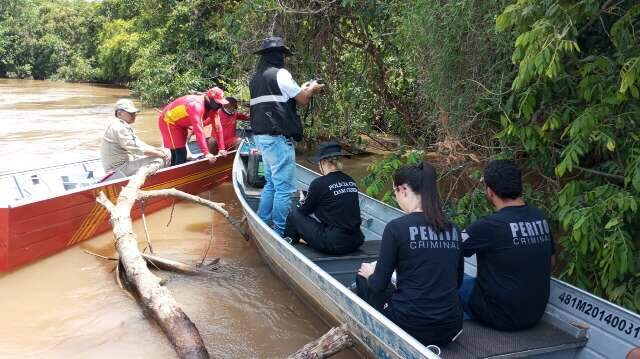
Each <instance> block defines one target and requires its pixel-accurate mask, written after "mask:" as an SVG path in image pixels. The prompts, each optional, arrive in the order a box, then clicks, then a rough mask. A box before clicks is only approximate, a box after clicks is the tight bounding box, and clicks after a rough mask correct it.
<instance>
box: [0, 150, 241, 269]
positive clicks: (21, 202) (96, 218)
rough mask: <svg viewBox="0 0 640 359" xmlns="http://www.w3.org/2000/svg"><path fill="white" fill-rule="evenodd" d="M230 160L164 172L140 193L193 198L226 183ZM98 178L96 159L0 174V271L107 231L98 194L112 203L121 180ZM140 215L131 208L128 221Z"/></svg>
mask: <svg viewBox="0 0 640 359" xmlns="http://www.w3.org/2000/svg"><path fill="white" fill-rule="evenodd" d="M232 163H233V155H230V156H227V157H226V158H222V157H221V158H218V160H217V161H216V162H215V163H214V164H209V162H208V161H207V160H206V159H201V160H197V161H193V162H187V163H185V164H182V165H179V166H174V167H169V168H164V169H161V170H160V171H158V172H157V173H156V174H154V175H153V176H150V177H149V178H148V179H147V181H146V182H145V185H144V186H143V189H147V190H149V189H164V188H177V189H179V190H181V191H184V192H187V193H191V194H198V193H201V192H204V191H206V190H209V189H211V188H213V187H215V186H217V185H219V184H220V183H222V182H225V181H229V179H230V178H231V166H232ZM103 176H104V171H103V170H102V166H101V164H100V160H89V161H85V162H78V163H72V164H66V165H61V166H53V167H47V168H40V169H36V170H29V171H22V172H16V173H4V174H0V272H6V271H10V270H12V269H14V268H17V267H19V266H21V265H24V264H27V263H30V262H33V261H35V260H38V259H40V258H44V257H47V256H50V255H52V254H54V253H56V252H59V251H61V250H63V249H65V248H67V247H70V246H73V245H75V244H77V243H79V242H82V241H84V240H87V239H89V238H92V237H93V236H95V235H97V234H100V233H103V232H105V231H107V230H109V229H110V228H111V225H110V224H109V216H108V213H107V212H106V210H105V209H104V208H103V207H102V206H101V205H100V204H98V203H97V202H96V197H97V196H98V194H99V193H100V192H104V193H105V194H106V195H107V197H109V199H111V200H114V199H115V198H116V197H117V195H118V194H119V193H120V189H121V188H122V187H123V186H125V185H126V184H127V183H128V179H127V178H121V179H115V180H112V181H106V182H101V183H96V182H97V179H99V178H102V177H103ZM172 203H173V199H168V198H162V199H161V198H157V199H153V200H150V201H148V202H146V203H145V213H151V212H153V211H157V210H159V209H161V208H164V207H167V206H170V205H171V204H172ZM140 215H141V212H140V206H139V204H136V206H134V208H133V211H132V213H131V216H132V218H133V219H136V218H139V217H140Z"/></svg>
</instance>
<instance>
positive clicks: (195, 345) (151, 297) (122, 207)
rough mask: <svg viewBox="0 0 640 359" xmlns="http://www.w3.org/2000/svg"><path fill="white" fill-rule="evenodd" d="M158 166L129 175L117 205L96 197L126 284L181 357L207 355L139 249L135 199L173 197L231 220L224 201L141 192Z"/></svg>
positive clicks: (177, 194) (203, 346) (203, 356)
mask: <svg viewBox="0 0 640 359" xmlns="http://www.w3.org/2000/svg"><path fill="white" fill-rule="evenodd" d="M159 168H160V164H159V163H152V164H150V165H149V166H147V167H143V168H141V169H140V170H138V172H137V173H136V174H135V175H134V176H132V177H131V178H130V180H129V183H128V184H127V185H126V186H125V187H123V188H122V190H121V191H120V194H119V196H118V199H117V201H116V203H115V204H114V203H112V202H111V201H110V200H109V199H108V198H107V197H106V196H105V194H104V193H103V192H101V193H100V195H99V196H98V198H97V199H96V200H97V201H98V203H100V204H101V205H102V206H104V207H105V208H106V209H107V210H108V211H109V213H110V215H111V220H110V221H111V225H112V227H113V235H114V237H115V246H116V250H117V252H118V255H119V265H121V266H122V267H121V268H122V271H121V273H120V275H121V276H122V278H124V279H125V280H126V282H127V284H126V285H125V287H127V288H128V289H129V290H130V291H131V292H132V293H133V294H134V295H135V297H136V298H137V300H138V302H139V303H140V305H141V306H142V307H143V308H144V309H145V310H146V311H147V312H148V313H150V315H151V316H152V317H153V319H154V320H155V321H156V322H157V323H158V325H159V326H160V328H162V331H163V332H164V333H165V335H166V336H167V338H168V339H169V341H170V342H171V344H172V345H173V347H174V349H175V350H176V352H177V354H178V356H179V357H180V358H208V357H209V353H208V352H207V349H206V347H205V345H204V342H203V340H202V337H201V336H200V333H199V332H198V329H197V328H196V326H195V324H194V323H193V322H192V321H191V320H190V319H189V317H187V315H186V314H185V313H184V312H183V311H182V309H181V308H180V307H179V306H178V304H177V303H176V301H175V299H174V298H173V296H172V295H171V292H170V291H169V289H167V288H165V287H164V286H163V285H162V283H161V280H160V279H159V278H158V277H156V276H155V275H154V274H153V273H151V271H149V269H148V268H147V261H146V260H145V258H143V254H142V253H140V250H139V249H138V240H137V237H136V235H135V234H134V232H133V223H132V220H131V209H132V207H133V205H134V203H135V201H136V200H139V199H149V198H153V197H166V196H174V197H178V198H180V199H184V200H189V201H192V202H196V203H199V204H201V205H204V206H206V207H209V208H212V209H214V210H216V211H218V212H220V213H221V214H222V215H223V216H224V217H225V218H226V219H227V220H229V221H230V222H232V220H231V218H230V217H229V214H228V213H227V212H226V211H225V210H224V209H223V208H222V206H223V205H224V204H221V203H215V202H211V201H207V200H205V199H202V198H200V197H197V196H192V195H189V194H187V193H184V192H181V191H178V190H175V189H174V190H171V191H148V192H145V191H141V190H140V188H141V187H142V185H143V184H144V182H145V180H146V178H147V177H148V176H149V175H151V174H153V173H155V171H157V170H158V169H159ZM232 223H233V222H232ZM154 261H155V259H154ZM158 263H159V262H158ZM175 263H177V262H175ZM175 263H174V264H175ZM156 265H157V264H156Z"/></svg>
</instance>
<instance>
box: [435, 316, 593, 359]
mask: <svg viewBox="0 0 640 359" xmlns="http://www.w3.org/2000/svg"><path fill="white" fill-rule="evenodd" d="M586 341H587V339H586V338H585V337H575V336H573V335H571V334H569V333H566V332H565V331H563V330H561V329H559V328H557V327H555V326H553V325H552V324H550V323H547V322H545V321H542V322H540V323H539V324H538V325H536V326H535V327H533V328H531V329H527V330H521V331H517V332H501V331H498V330H494V329H491V328H488V327H486V326H484V325H481V324H480V323H477V322H474V321H465V322H464V329H463V331H462V334H461V335H460V336H459V337H458V339H457V340H456V341H455V342H454V343H451V344H449V345H448V346H446V347H444V348H443V350H442V357H443V358H451V359H458V358H460V359H462V358H465V359H467V358H496V357H498V358H519V357H528V356H532V355H539V354H544V353H546V354H550V353H553V352H563V353H564V354H565V355H566V354H567V352H566V350H571V349H574V348H579V347H582V346H584V344H585V343H586ZM559 357H563V356H559ZM564 357H566V356H564Z"/></svg>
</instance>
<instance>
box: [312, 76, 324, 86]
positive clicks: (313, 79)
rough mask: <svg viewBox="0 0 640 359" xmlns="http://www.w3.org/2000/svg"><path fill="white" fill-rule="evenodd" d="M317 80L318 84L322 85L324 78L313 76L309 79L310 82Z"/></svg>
mask: <svg viewBox="0 0 640 359" xmlns="http://www.w3.org/2000/svg"><path fill="white" fill-rule="evenodd" d="M314 81H315V82H317V83H318V84H319V85H324V79H322V77H314V78H312V79H311V82H314Z"/></svg>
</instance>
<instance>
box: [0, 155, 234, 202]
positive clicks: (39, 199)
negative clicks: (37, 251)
mask: <svg viewBox="0 0 640 359" xmlns="http://www.w3.org/2000/svg"><path fill="white" fill-rule="evenodd" d="M236 151H237V150H232V151H229V152H228V153H229V154H228V155H227V156H234V155H235V152H236ZM99 161H100V159H95V158H94V159H90V160H86V161H78V162H73V163H68V164H61V165H55V166H48V167H41V168H35V169H31V170H22V171H17V172H11V173H4V174H2V175H0V179H2V178H9V177H12V176H15V175H16V174H25V173H37V172H38V171H40V170H46V169H51V168H64V167H66V166H75V165H79V164H85V163H94V162H99ZM205 161H208V160H207V159H206V158H201V159H197V160H194V161H189V162H185V163H182V164H179V165H175V166H167V167H163V168H161V169H159V170H158V171H157V172H156V173H155V174H154V175H157V174H161V173H164V172H168V171H173V170H176V169H179V168H183V167H187V166H193V165H195V164H199V163H202V162H205ZM212 166H215V163H214V164H212ZM14 178H15V177H14ZM129 178H130V177H121V178H116V179H112V180H106V181H104V182H97V183H93V184H90V185H87V186H79V187H76V188H72V189H68V190H66V191H64V192H58V193H54V194H52V195H50V196H47V197H35V198H24V199H21V200H18V201H13V202H11V201H10V202H7V203H5V202H2V201H0V208H17V207H21V206H25V205H29V204H32V203H36V202H42V201H46V200H50V199H54V198H58V197H63V196H66V195H70V194H75V193H79V192H84V191H87V190H93V189H98V188H102V187H105V186H108V185H112V184H116V183H122V182H128V181H129Z"/></svg>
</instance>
